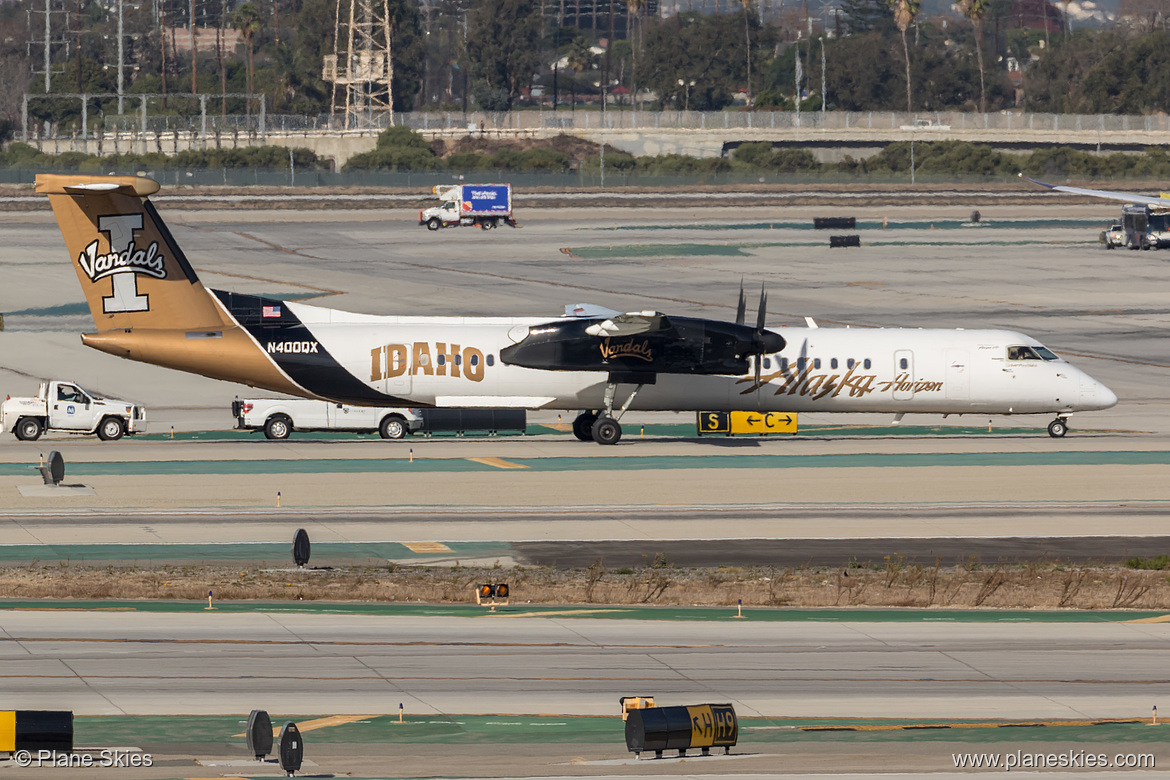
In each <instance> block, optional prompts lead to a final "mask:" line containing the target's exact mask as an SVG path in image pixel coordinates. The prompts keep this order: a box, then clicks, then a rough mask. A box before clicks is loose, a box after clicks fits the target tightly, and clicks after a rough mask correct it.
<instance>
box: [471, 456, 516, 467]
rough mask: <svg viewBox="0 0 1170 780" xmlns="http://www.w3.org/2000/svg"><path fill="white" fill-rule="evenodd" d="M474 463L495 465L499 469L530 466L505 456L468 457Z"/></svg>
mask: <svg viewBox="0 0 1170 780" xmlns="http://www.w3.org/2000/svg"><path fill="white" fill-rule="evenodd" d="M467 460H470V461H471V462H473V463H482V464H483V465H485V466H494V467H496V468H498V469H526V468H529V467H528V466H525V465H524V464H522V463H513V462H512V461H510V460H504V459H503V458H467Z"/></svg>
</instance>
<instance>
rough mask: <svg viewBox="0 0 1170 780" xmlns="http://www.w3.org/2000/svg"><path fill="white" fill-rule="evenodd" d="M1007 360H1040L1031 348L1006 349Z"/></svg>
mask: <svg viewBox="0 0 1170 780" xmlns="http://www.w3.org/2000/svg"><path fill="white" fill-rule="evenodd" d="M1008 360H1040V356H1039V355H1037V354H1036V350H1034V349H1033V348H1032V347H1008Z"/></svg>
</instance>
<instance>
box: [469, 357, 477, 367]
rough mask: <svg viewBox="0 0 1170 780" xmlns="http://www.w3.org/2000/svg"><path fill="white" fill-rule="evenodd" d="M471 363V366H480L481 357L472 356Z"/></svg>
mask: <svg viewBox="0 0 1170 780" xmlns="http://www.w3.org/2000/svg"><path fill="white" fill-rule="evenodd" d="M470 362H471V365H473V366H478V365H479V355H472V356H471V361H470Z"/></svg>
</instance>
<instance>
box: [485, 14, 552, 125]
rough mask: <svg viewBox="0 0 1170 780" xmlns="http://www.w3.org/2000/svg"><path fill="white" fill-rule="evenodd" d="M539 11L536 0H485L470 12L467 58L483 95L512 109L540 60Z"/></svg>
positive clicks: (505, 107)
mask: <svg viewBox="0 0 1170 780" xmlns="http://www.w3.org/2000/svg"><path fill="white" fill-rule="evenodd" d="M540 23H541V19H540V13H539V10H538V7H537V5H536V3H535V2H534V1H533V0H482V2H480V3H478V4H476V5H475V6H474V7H473V9H472V10H471V11H470V12H469V13H468V15H467V58H468V63H467V64H468V66H469V67H470V68H471V71H472V73H473V74H474V77H475V79H476V80H477V82H478V86H479V88H480V94H484V93H485V91H486V93H488V94H490V93H492V92H494V93H497V94H499V95H501V96H502V97H503V103H504V105H503V108H504V109H509V108H511V107H512V103H513V102H514V101H515V100H516V98H518V97H519V96H520V91H521V90H522V89H524V87H526V86H527V85H528V83H529V82H530V81H531V79H532V74H533V71H534V70H535V69H536V64H537V62H539V47H538V46H537V42H538V41H539V40H540Z"/></svg>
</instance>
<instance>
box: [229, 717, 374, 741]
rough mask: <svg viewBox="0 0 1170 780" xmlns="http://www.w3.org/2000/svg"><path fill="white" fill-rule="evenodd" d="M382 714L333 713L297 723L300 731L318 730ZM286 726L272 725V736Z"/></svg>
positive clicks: (238, 735) (276, 734)
mask: <svg viewBox="0 0 1170 780" xmlns="http://www.w3.org/2000/svg"><path fill="white" fill-rule="evenodd" d="M380 717H382V716H381V715H331V716H330V717H328V718H317V719H316V720H307V721H305V722H303V723H297V730H298V731H316V730H317V729H327V728H329V727H330V726H344V725H345V724H346V723H354V722H356V721H359V720H369V719H370V718H380ZM282 728H284V724H283V723H282V724H280V725H279V726H273V727H272V736H274V737H276V736H280V730H281V729H282ZM232 736H233V737H246V736H248V735H247V734H232Z"/></svg>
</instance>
